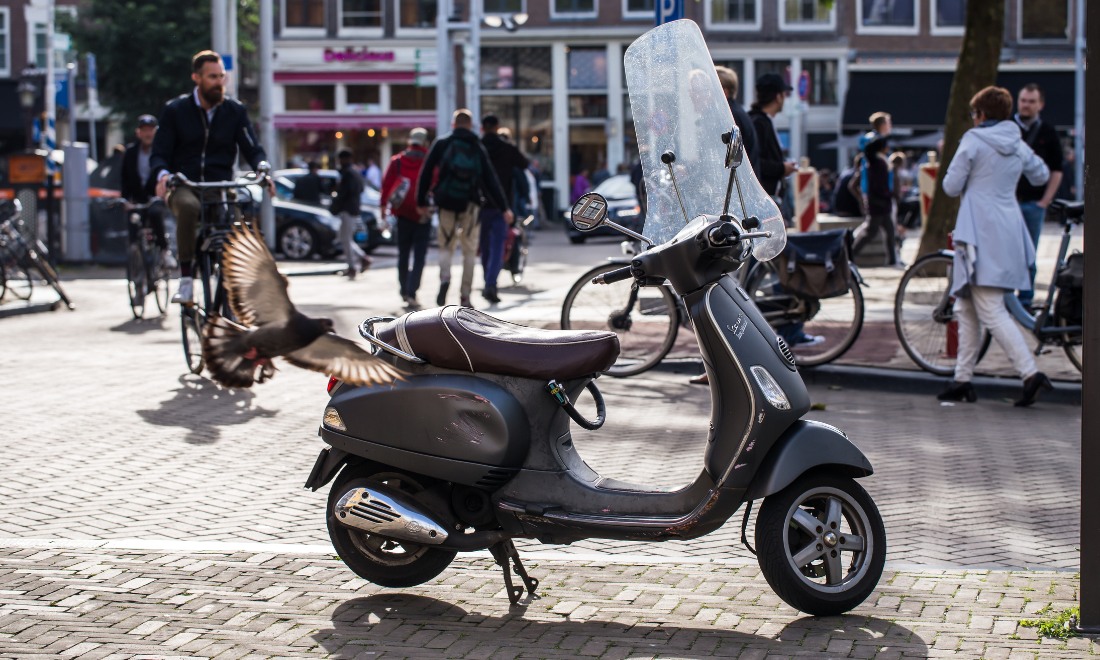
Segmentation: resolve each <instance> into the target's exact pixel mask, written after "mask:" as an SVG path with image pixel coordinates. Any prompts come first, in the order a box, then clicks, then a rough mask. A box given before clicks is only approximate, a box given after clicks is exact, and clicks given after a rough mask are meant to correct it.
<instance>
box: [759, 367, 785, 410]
mask: <svg viewBox="0 0 1100 660" xmlns="http://www.w3.org/2000/svg"><path fill="white" fill-rule="evenodd" d="M749 371H751V372H752V377H753V378H755V379H756V384H757V385H759V386H760V391H761V392H763V393H764V397H765V398H766V399H767V400H768V403H770V404H772V407H773V408H775V409H776V410H790V409H791V402H790V401H788V400H787V393H786V392H784V391H783V388H782V387H780V386H779V383H777V382H775V378H773V377H772V375H771V374H770V373H768V370H767V369H765V368H764V367H761V366H760V365H756V366H754V367H750V369H749Z"/></svg>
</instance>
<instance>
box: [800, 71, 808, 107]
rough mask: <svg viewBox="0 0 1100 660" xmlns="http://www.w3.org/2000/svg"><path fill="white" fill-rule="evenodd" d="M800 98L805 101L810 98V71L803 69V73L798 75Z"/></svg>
mask: <svg viewBox="0 0 1100 660" xmlns="http://www.w3.org/2000/svg"><path fill="white" fill-rule="evenodd" d="M798 98H800V99H802V100H803V101H805V100H806V99H808V98H810V72H809V71H803V72H802V75H800V76H798Z"/></svg>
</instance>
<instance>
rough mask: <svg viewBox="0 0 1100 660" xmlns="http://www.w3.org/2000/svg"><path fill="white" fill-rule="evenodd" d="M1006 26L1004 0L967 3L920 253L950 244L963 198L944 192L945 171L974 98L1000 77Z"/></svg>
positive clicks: (968, 123) (971, 0)
mask: <svg viewBox="0 0 1100 660" xmlns="http://www.w3.org/2000/svg"><path fill="white" fill-rule="evenodd" d="M1004 30H1005V2H1004V0H969V1H968V2H967V3H966V35H965V36H964V37H963V45H962V52H960V53H959V63H958V65H956V67H955V77H954V79H953V80H952V81H951V97H950V99H949V100H948V102H947V118H946V119H945V120H944V127H943V153H942V154H940V169H939V173H938V174H937V175H936V194H935V196H934V197H933V198H932V206H931V208H929V209H928V221H927V222H926V223H925V225H924V231H923V233H922V234H921V239H920V250H919V251H918V253H917V254H918V256H921V255H925V254H928V253H929V252H935V251H937V250H942V249H943V248H945V247H947V234H948V233H950V232H951V230H953V229H954V228H955V216H956V215H958V213H959V198H958V197H948V196H947V194H946V193H944V191H943V175H944V174H946V173H947V166H948V165H950V164H951V159H952V158H954V157H955V151H957V150H958V148H959V140H961V139H962V136H963V133H965V132H966V131H967V130H968V129H969V128H970V127H972V126H973V123H972V122H971V120H970V99H972V98H974V95H975V94H977V93H978V92H979V91H980V90H982V89H983V88H985V87H988V86H990V85H992V84H994V83H995V82H996V81H997V65H998V63H999V62H1000V60H1001V42H1002V41H1003V39H1004Z"/></svg>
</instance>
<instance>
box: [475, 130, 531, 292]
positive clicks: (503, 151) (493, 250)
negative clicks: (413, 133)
mask: <svg viewBox="0 0 1100 660" xmlns="http://www.w3.org/2000/svg"><path fill="white" fill-rule="evenodd" d="M499 129H500V119H499V118H498V117H497V116H496V115H495V114H493V113H491V112H490V113H489V114H487V115H485V116H484V117H482V118H481V132H482V133H483V135H482V136H481V143H482V144H484V145H485V151H486V152H487V153H488V154H489V162H491V163H492V164H493V171H495V172H496V174H497V178H498V179H499V180H500V185H501V187H502V188H503V189H504V196H505V197H506V198H507V200H506V201H507V204H508V205H507V206H506V207H504V208H498V207H497V206H495V205H494V204H493V202H492V200H486V202H485V205H484V206H482V207H481V218H480V219H481V240H480V249H481V267H482V269H483V270H484V271H485V288H484V289H483V290H482V292H481V295H482V296H484V297H485V299H486V300H488V301H489V302H490V303H494V304H495V303H498V302H500V297H499V296H497V276H498V275H500V269H501V266H502V264H503V259H504V243H505V241H506V240H507V238H508V225H510V224H512V222H513V221H512V220H508V219H506V218H505V216H504V212H505V211H508V210H509V209H511V208H512V206H513V199H514V193H515V188H514V185H513V179H514V178H515V175H516V171H517V170H518V171H519V172H520V173H521V174H520V176H524V175H523V174H522V172H523V170H525V169H527V165H528V164H529V163H528V162H527V158H526V157H525V156H524V155H523V154H521V153H520V152H519V149H517V148H516V146H515V145H514V144H511V143H509V142H506V141H505V140H503V139H502V138H501V137H500V135H498V134H497V131H498V130H499ZM524 183H526V181H524ZM513 215H514V214H513Z"/></svg>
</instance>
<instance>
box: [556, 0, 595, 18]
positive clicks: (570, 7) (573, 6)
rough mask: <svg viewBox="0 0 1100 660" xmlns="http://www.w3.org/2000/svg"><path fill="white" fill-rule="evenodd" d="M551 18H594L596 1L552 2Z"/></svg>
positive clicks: (561, 0)
mask: <svg viewBox="0 0 1100 660" xmlns="http://www.w3.org/2000/svg"><path fill="white" fill-rule="evenodd" d="M553 2H554V4H553V5H551V12H550V16H551V18H558V17H561V18H588V17H595V16H596V0H553Z"/></svg>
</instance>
